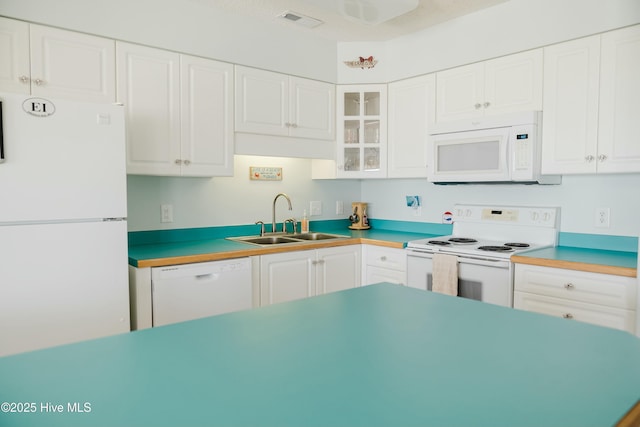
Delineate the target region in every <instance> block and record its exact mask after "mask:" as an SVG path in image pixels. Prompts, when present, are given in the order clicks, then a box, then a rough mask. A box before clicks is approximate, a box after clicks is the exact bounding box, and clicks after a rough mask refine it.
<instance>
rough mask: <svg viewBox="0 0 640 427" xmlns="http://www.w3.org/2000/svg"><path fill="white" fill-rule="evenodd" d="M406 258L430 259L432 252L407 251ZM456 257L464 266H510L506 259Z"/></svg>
mask: <svg viewBox="0 0 640 427" xmlns="http://www.w3.org/2000/svg"><path fill="white" fill-rule="evenodd" d="M442 253H447V252H442ZM448 254H449V255H457V254H452V253H448ZM407 257H409V258H426V259H432V258H433V252H426V251H425V252H423V251H420V250H416V249H409V250H408V251H407ZM457 257H458V262H459V263H460V262H461V263H466V264H475V265H484V266H487V267H496V268H508V267H509V264H511V261H509V260H508V259H488V258H481V257H473V256H469V255H464V256H461V255H457Z"/></svg>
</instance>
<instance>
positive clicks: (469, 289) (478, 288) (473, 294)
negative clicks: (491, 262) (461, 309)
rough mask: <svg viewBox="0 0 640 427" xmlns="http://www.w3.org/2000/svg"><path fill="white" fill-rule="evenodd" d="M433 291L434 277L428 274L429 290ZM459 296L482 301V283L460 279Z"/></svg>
mask: <svg viewBox="0 0 640 427" xmlns="http://www.w3.org/2000/svg"><path fill="white" fill-rule="evenodd" d="M432 289H433V275H432V274H431V273H429V274H427V290H428V291H430V290H432ZM458 296H459V297H462V298H468V299H474V300H476V301H482V282H478V281H476V280H465V279H458Z"/></svg>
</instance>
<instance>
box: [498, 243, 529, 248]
mask: <svg viewBox="0 0 640 427" xmlns="http://www.w3.org/2000/svg"><path fill="white" fill-rule="evenodd" d="M504 245H505V246H509V247H511V248H528V247H529V246H531V245H529V244H528V243H517V242H514V243H505V244H504Z"/></svg>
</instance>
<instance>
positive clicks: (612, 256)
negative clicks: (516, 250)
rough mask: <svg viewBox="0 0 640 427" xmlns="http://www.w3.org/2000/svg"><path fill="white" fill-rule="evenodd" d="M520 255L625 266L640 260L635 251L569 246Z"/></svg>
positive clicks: (630, 265) (633, 264)
mask: <svg viewBox="0 0 640 427" xmlns="http://www.w3.org/2000/svg"><path fill="white" fill-rule="evenodd" d="M519 255H520V256H523V257H533V258H544V259H549V260H556V261H570V262H579V263H584V264H599V265H610V266H614V267H624V268H636V266H637V262H638V254H637V253H635V252H623V251H611V250H602V249H590V248H574V247H569V246H556V247H553V248H544V249H537V250H533V251H528V252H524V253H522V254H519Z"/></svg>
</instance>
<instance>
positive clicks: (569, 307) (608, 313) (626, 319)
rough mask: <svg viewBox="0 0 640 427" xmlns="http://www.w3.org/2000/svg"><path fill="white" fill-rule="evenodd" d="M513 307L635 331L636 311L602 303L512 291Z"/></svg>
mask: <svg viewBox="0 0 640 427" xmlns="http://www.w3.org/2000/svg"><path fill="white" fill-rule="evenodd" d="M513 308H516V309H520V310H526V311H534V312H536V313H542V314H548V315H551V316H556V317H563V318H565V319H568V320H577V321H580V322H586V323H592V324H594V325H600V326H606V327H609V328H614V329H621V330H624V331H628V332H631V333H634V332H635V319H636V312H635V311H634V310H624V309H620V308H613V307H605V306H603V305H597V304H588V303H583V302H576V301H571V300H566V299H562V298H553V297H548V296H543V295H535V294H529V293H527V292H518V291H516V292H514V294H513Z"/></svg>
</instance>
